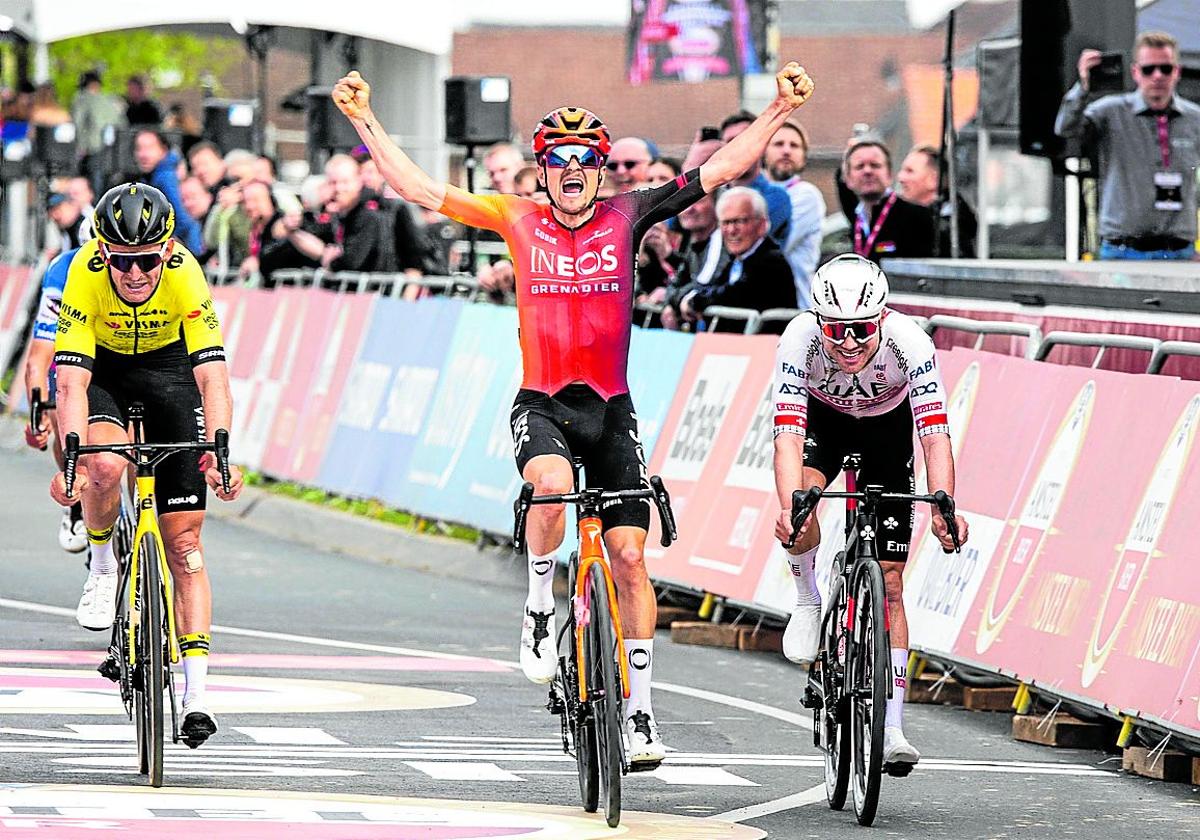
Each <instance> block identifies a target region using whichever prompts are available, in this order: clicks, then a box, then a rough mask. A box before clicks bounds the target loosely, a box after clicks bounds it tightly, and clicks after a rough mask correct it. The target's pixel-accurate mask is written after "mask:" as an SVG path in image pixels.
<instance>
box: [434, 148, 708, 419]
mask: <svg viewBox="0 0 1200 840" xmlns="http://www.w3.org/2000/svg"><path fill="white" fill-rule="evenodd" d="M703 196H704V190H703V188H702V187H701V186H700V172H699V170H698V169H693V170H692V171H690V172H688V173H686V174H685V175H680V176H679V177H678V178H676V179H675V180H674V181H670V182H668V183H666V184H662V185H661V186H658V187H655V188H654V189H647V190H635V191H633V192H628V193H622V194H621V195H616V196H613V197H612V198H609V199H606V200H604V201H599V202H597V203H596V212H595V214H594V215H593V216H592V218H591V219H589V220H588V221H587V222H586V223H585V224H584V225H582V226H581V227H579V228H576V229H574V230H571V229H569V228H565V227H563V226H562V225H561V224H559V223H558V222H557V221H556V220H555V218H554V216H553V214H552V213H551V211H550V207H549V205H545V204H539V203H538V202H536V201H532V200H530V199H527V198H521V197H519V196H514V195H474V194H472V193H469V192H466V191H465V190H460V189H458V188H457V187H453V186H447V187H446V200H445V203H443V204H442V206H441V208H440V212H442V213H443V214H445V215H447V216H449V217H451V218H452V219H456V220H458V221H460V222H462V223H464V224H468V225H473V226H475V227H481V228H487V229H488V230H493V231H495V232H496V233H498V234H500V235H501V236H502V237H504V241H505V242H507V243H508V249H509V253H510V254H511V255H512V258H513V269H514V272H515V274H516V284H517V315H518V322H519V325H520V341H521V358H522V364H523V366H524V378H523V380H522V385H521V387H523V388H529V389H532V390H535V391H541V392H542V393H545V394H554V393H555V392H557V391H559V390H561V389H562V388H563V387H565V386H567V385H570V384H571V383H572V382H584V383H586V384H587V385H589V386H590V387H591V388H592V389H593V390H594V391H595V392H596V393H597V394H599V395H600V396H601V397H603V398H604V399H606V400H607V399H609V398H610V397H612V396H614V395H616V394H624V393H626V392H628V391H629V385H628V383H627V381H626V367H627V365H628V359H629V336H630V330H631V329H632V309H633V287H634V270H635V268H636V266H637V249H638V246H639V244H640V242H641V239H642V236H643V235H644V234H645V233H646V231H647V230H648V229H649V228H650V227H651V226H652V225H654V224H655V223H657V222H661V221H663V220H664V219H668V218H670V217H671V216H674V215H676V214H678V213H679V212H680V211H681V210H683V209H684V208H686V207H688V206H690V205H691V204H693V203H695V202H696V201H698V200H699V199H700V198H702V197H703Z"/></svg>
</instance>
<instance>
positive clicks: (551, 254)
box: [333, 62, 813, 770]
mask: <svg viewBox="0 0 1200 840" xmlns="http://www.w3.org/2000/svg"><path fill="white" fill-rule="evenodd" d="M776 82H777V87H778V94H777V95H776V97H775V99H774V100H773V101H772V103H771V104H770V105H768V106H767V108H766V109H765V110H764V111H763V113H762V114H761V115H760V116H759V117H758V119H756V120H755V121H754V122H753V123H752V124H751V125H750V127H749V128H747V129H746V130H745V131H744V132H742V133H741V134H739V135H738V137H737V138H735V139H734V140H732V141H731V142H730V143H728V144H727V145H726V146H724V147H723V148H721V149H720V150H719V151H717V152H716V153H715V154H714V155H713V156H712V157H711V158H710V159H709V160H708V161H707V162H706V163H704V164H703V165H702V166H701V167H699V168H698V169H693V170H691V171H689V172H686V173H684V174H682V175H680V176H678V177H676V178H675V179H673V180H672V181H669V182H667V183H666V184H663V185H661V186H658V187H655V188H653V189H646V190H634V191H632V192H627V193H622V194H620V195H617V196H613V197H612V198H609V199H605V200H603V201H597V193H598V191H599V190H600V186H601V184H602V182H603V180H604V177H605V170H604V164H605V160H606V158H607V156H608V154H609V151H610V150H611V147H612V140H611V137H610V135H609V131H608V128H607V127H606V126H605V125H604V123H603V122H601V121H600V119H599V118H597V117H596V116H595V115H594V114H592V113H591V112H590V111H587V110H584V109H583V108H571V107H564V108H558V109H556V110H554V111H551V112H550V113H549V114H547V115H546V116H545V117H544V118H542V120H541V122H540V123H539V124H538V126H537V128H536V129H535V131H534V135H533V153H534V156H535V158H536V161H537V169H538V182H539V184H540V185H541V186H542V188H543V189H544V190H545V191H546V194H547V196H548V197H549V204H539V203H538V202H535V201H532V200H530V199H526V198H521V197H519V196H512V195H487V196H479V195H472V194H471V193H468V192H465V191H464V190H461V189H459V188H457V187H454V186H451V185H448V184H443V183H440V182H438V181H435V180H434V179H432V178H431V177H429V175H427V174H426V173H425V172H423V171H422V170H421V169H420V168H418V167H417V166H416V165H415V164H414V163H413V162H412V161H411V160H410V159H409V158H408V156H407V155H405V154H404V152H402V151H401V150H400V148H399V147H397V146H396V144H395V143H393V142H392V141H391V139H389V138H388V136H387V133H386V132H385V131H384V130H383V128H382V127H381V126H380V125H379V122H378V120H377V119H376V117H375V115H374V114H373V113H372V111H371V107H370V99H369V97H370V88H369V86H368V85H367V83H366V82H365V81H364V80H363V79H362V77H361V76H359V74H358V73H357V72H351V73H350V74H349V75H348V76H346V77H344V78H343V79H341V80H340V81H339V82H338V83H337V85H336V86H335V87H334V89H333V98H334V101H335V102H336V103H337V106H338V107H339V108H340V109H341V111H342V113H344V114H345V115H346V116H347V117H349V118H350V121H351V122H352V123H353V125H354V127H355V129H356V130H357V131H358V134H359V136H360V137H361V138H362V140H363V142H364V143H366V145H367V148H368V149H370V151H371V156H372V157H373V158H374V159H375V162H376V164H377V165H378V167H379V170H380V172H382V173H383V176H384V177H385V178H386V179H387V181H388V183H389V184H391V185H392V187H393V188H395V190H396V191H397V192H398V193H399V194H400V196H401V197H402V198H404V200H406V201H409V202H412V203H414V204H419V205H421V206H422V207H424V208H426V209H428V210H436V211H439V212H441V213H443V214H445V215H447V216H450V217H451V218H454V219H456V220H458V221H460V222H463V223H465V224H469V225H474V226H476V227H482V228H487V229H489V230H493V231H496V232H497V233H499V234H500V235H501V236H502V237H504V239H505V241H506V242H507V243H508V246H509V252H510V253H511V254H512V255H513V263H514V270H515V274H516V292H517V310H518V320H519V325H520V331H519V339H520V342H521V350H522V353H521V355H522V363H523V367H524V378H523V380H522V385H521V390H520V391H519V392H518V393H517V396H516V401H515V402H514V404H513V410H512V418H511V419H512V431H513V442H514V448H515V455H516V461H517V468H518V469H519V470H520V472H521V475H522V476H523V477H524V478H525V480H526V481H529V482H532V483H533V485H534V486H535V488H536V492H537V493H538V494H539V495H544V494H555V493H566V492H570V490H571V488H572V484H573V475H572V469H571V460H570V459H571V455H572V453H574V454H576V455H579V456H581V457H582V458H583V461H584V468H585V469H586V470H587V474H588V483H589V485H591V486H593V487H602V488H604V489H606V490H623V489H634V488H637V487H641V486H643V485H645V483H646V480H647V476H646V467H645V457H644V454H643V452H642V446H641V443H640V442H639V440H638V436H637V417H636V415H635V414H634V410H633V404H632V402H631V400H630V397H629V386H628V384H627V382H626V368H627V364H628V355H629V340H630V332H631V321H632V318H631V311H632V306H633V294H634V271H635V267H636V265H637V251H638V247H639V244H640V242H641V239H642V236H643V235H644V234H645V232H646V231H647V230H648V229H649V228H650V227H651V226H652V225H654V224H655V223H657V222H660V221H663V220H664V219H667V218H670V217H671V216H674V215H676V214H678V213H679V212H680V211H681V210H683V209H684V208H686V207H688V206H689V205H691V204H693V203H694V202H696V201H698V200H699V199H700V198H702V197H703V196H704V195H705V194H706V193H710V192H712V191H713V190H715V189H716V188H717V187H719V186H721V185H722V184H725V183H727V182H729V181H731V180H733V179H734V178H736V177H738V176H739V175H741V174H742V173H743V172H745V171H746V170H747V169H748V168H750V166H751V165H753V164H754V163H755V162H756V161H757V160H758V159H759V158H760V157H761V156H762V153H763V149H764V148H765V147H766V144H767V142H768V141H769V140H770V138H771V136H772V135H773V134H774V133H775V131H776V129H778V128H779V126H781V125H783V122H784V120H786V119H787V117H788V115H789V114H791V113H792V111H793V110H794V109H795V108H797V107H799V106H800V105H802V104H803V103H804V101H805V100H806V99H808V97H809V96H810V95H811V94H812V89H813V85H812V80H811V79H810V78H809V77H808V75H807V74H806V73H805V72H804V68H802V67H800V66H799V65H798V64H796V63H794V62H793V63H790V64H788V65H787V66H785V67H784V68H783V69H782V70H781V71H780V72H779V74H778V76H777V77H776ZM565 518H566V517H565V508H564V506H562V505H544V506H539V507H535V508H534V509H533V510H532V511H530V514H529V519H528V526H527V538H528V544H529V550H528V554H529V557H528V561H529V566H528V571H529V597H528V599H527V600H526V602H525V612H524V619H523V622H522V627H521V667H522V669H523V670H524V672H525V675H526V676H527V677H528V678H529V679H530V680H532V681H533V682H536V683H548V682H550V681H551V680H552V679H553V677H554V673H555V670H556V668H557V665H558V661H557V651H556V647H555V644H556V638H555V637H556V633H555V621H554V597H553V594H552V588H551V585H552V582H553V576H554V575H553V571H554V565H555V563H554V558H555V553H556V551H557V550H558V547H559V545H560V544H561V543H562V540H563V533H564V526H565ZM649 520H650V512H649V505H648V503H646V502H645V501H642V500H638V501H632V502H622V503H616V504H612V505H609V506H608V507H606V508H605V509H604V510H603V511H602V521H603V524H604V542H605V546H606V548H607V550H608V555H609V558H610V559H611V561H612V568H613V575H614V578H615V579H616V583H617V590H618V593H619V594H618V598H619V601H620V604H619V606H620V613H621V625H622V630H623V631H624V635H625V656H626V658H627V661H628V664H629V674H630V696H629V702H628V704H627V707H626V720H625V729H626V733H627V735H628V737H629V744H630V762H631V766H632V769H635V770H646V769H652V768H653V767H655V766H657V765H658V764H659V762H661V761H662V759H663V758H664V756H665V750H664V748H663V744H662V739H661V737H660V735H659V732H658V726H657V724H656V723H655V720H654V714H653V710H652V707H651V703H650V673H651V666H652V663H653V641H654V627H655V619H656V613H657V606H656V603H655V596H654V588H653V586H652V585H651V584H650V579H649V577H648V576H647V574H646V566H645V561H644V558H643V547H644V545H645V540H646V529H647V527H648V526H649Z"/></svg>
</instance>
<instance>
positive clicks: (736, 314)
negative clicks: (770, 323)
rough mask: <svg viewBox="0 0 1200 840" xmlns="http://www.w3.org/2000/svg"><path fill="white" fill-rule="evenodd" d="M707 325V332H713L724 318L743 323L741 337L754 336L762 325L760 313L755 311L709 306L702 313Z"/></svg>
mask: <svg viewBox="0 0 1200 840" xmlns="http://www.w3.org/2000/svg"><path fill="white" fill-rule="evenodd" d="M702 314H703V315H704V320H705V321H706V322H707V323H708V331H709V332H713V331H714V330H716V328H717V324H719V323H720V321H721V319H722V318H724V319H725V320H727V321H745V322H746V327H745V329H743V330H742V334H743V335H754V334H755V333H756V332H758V328H759V326H760V325H761V324H762V313H761V312H759V311H758V310H757V309H742V308H741V307H738V306H710V307H708V308H707V309H705V310H704V312H703V313H702Z"/></svg>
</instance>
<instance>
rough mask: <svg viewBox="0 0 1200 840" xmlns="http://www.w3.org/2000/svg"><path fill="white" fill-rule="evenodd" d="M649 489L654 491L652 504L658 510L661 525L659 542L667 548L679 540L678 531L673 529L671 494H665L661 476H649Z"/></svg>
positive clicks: (673, 515)
mask: <svg viewBox="0 0 1200 840" xmlns="http://www.w3.org/2000/svg"><path fill="white" fill-rule="evenodd" d="M650 488H651V489H652V490H653V491H654V504H655V506H656V507H657V508H658V518H659V520H660V524H661V525H662V538H661V539H660V540H659V542H660V543H661V544H662V547H663V548H667V547H668V546H670V545H671V543H673V542H674V541H675V540H677V539H679V530H678V528H676V527H675V514H674V513H673V512H672V511H671V494H670V493H668V492H667V488H666V485H664V484H663V480H662V478H661V476H657V475H652V476H650Z"/></svg>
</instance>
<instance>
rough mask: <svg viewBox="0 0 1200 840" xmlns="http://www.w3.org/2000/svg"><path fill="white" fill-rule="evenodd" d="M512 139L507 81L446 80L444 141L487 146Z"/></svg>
mask: <svg viewBox="0 0 1200 840" xmlns="http://www.w3.org/2000/svg"><path fill="white" fill-rule="evenodd" d="M511 139H512V107H511V102H510V101H509V82H508V78H507V77H504V76H451V77H450V78H449V79H446V142H447V143H453V144H454V145H456V146H488V145H491V144H492V143H501V142H505V141H508V140H511Z"/></svg>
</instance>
